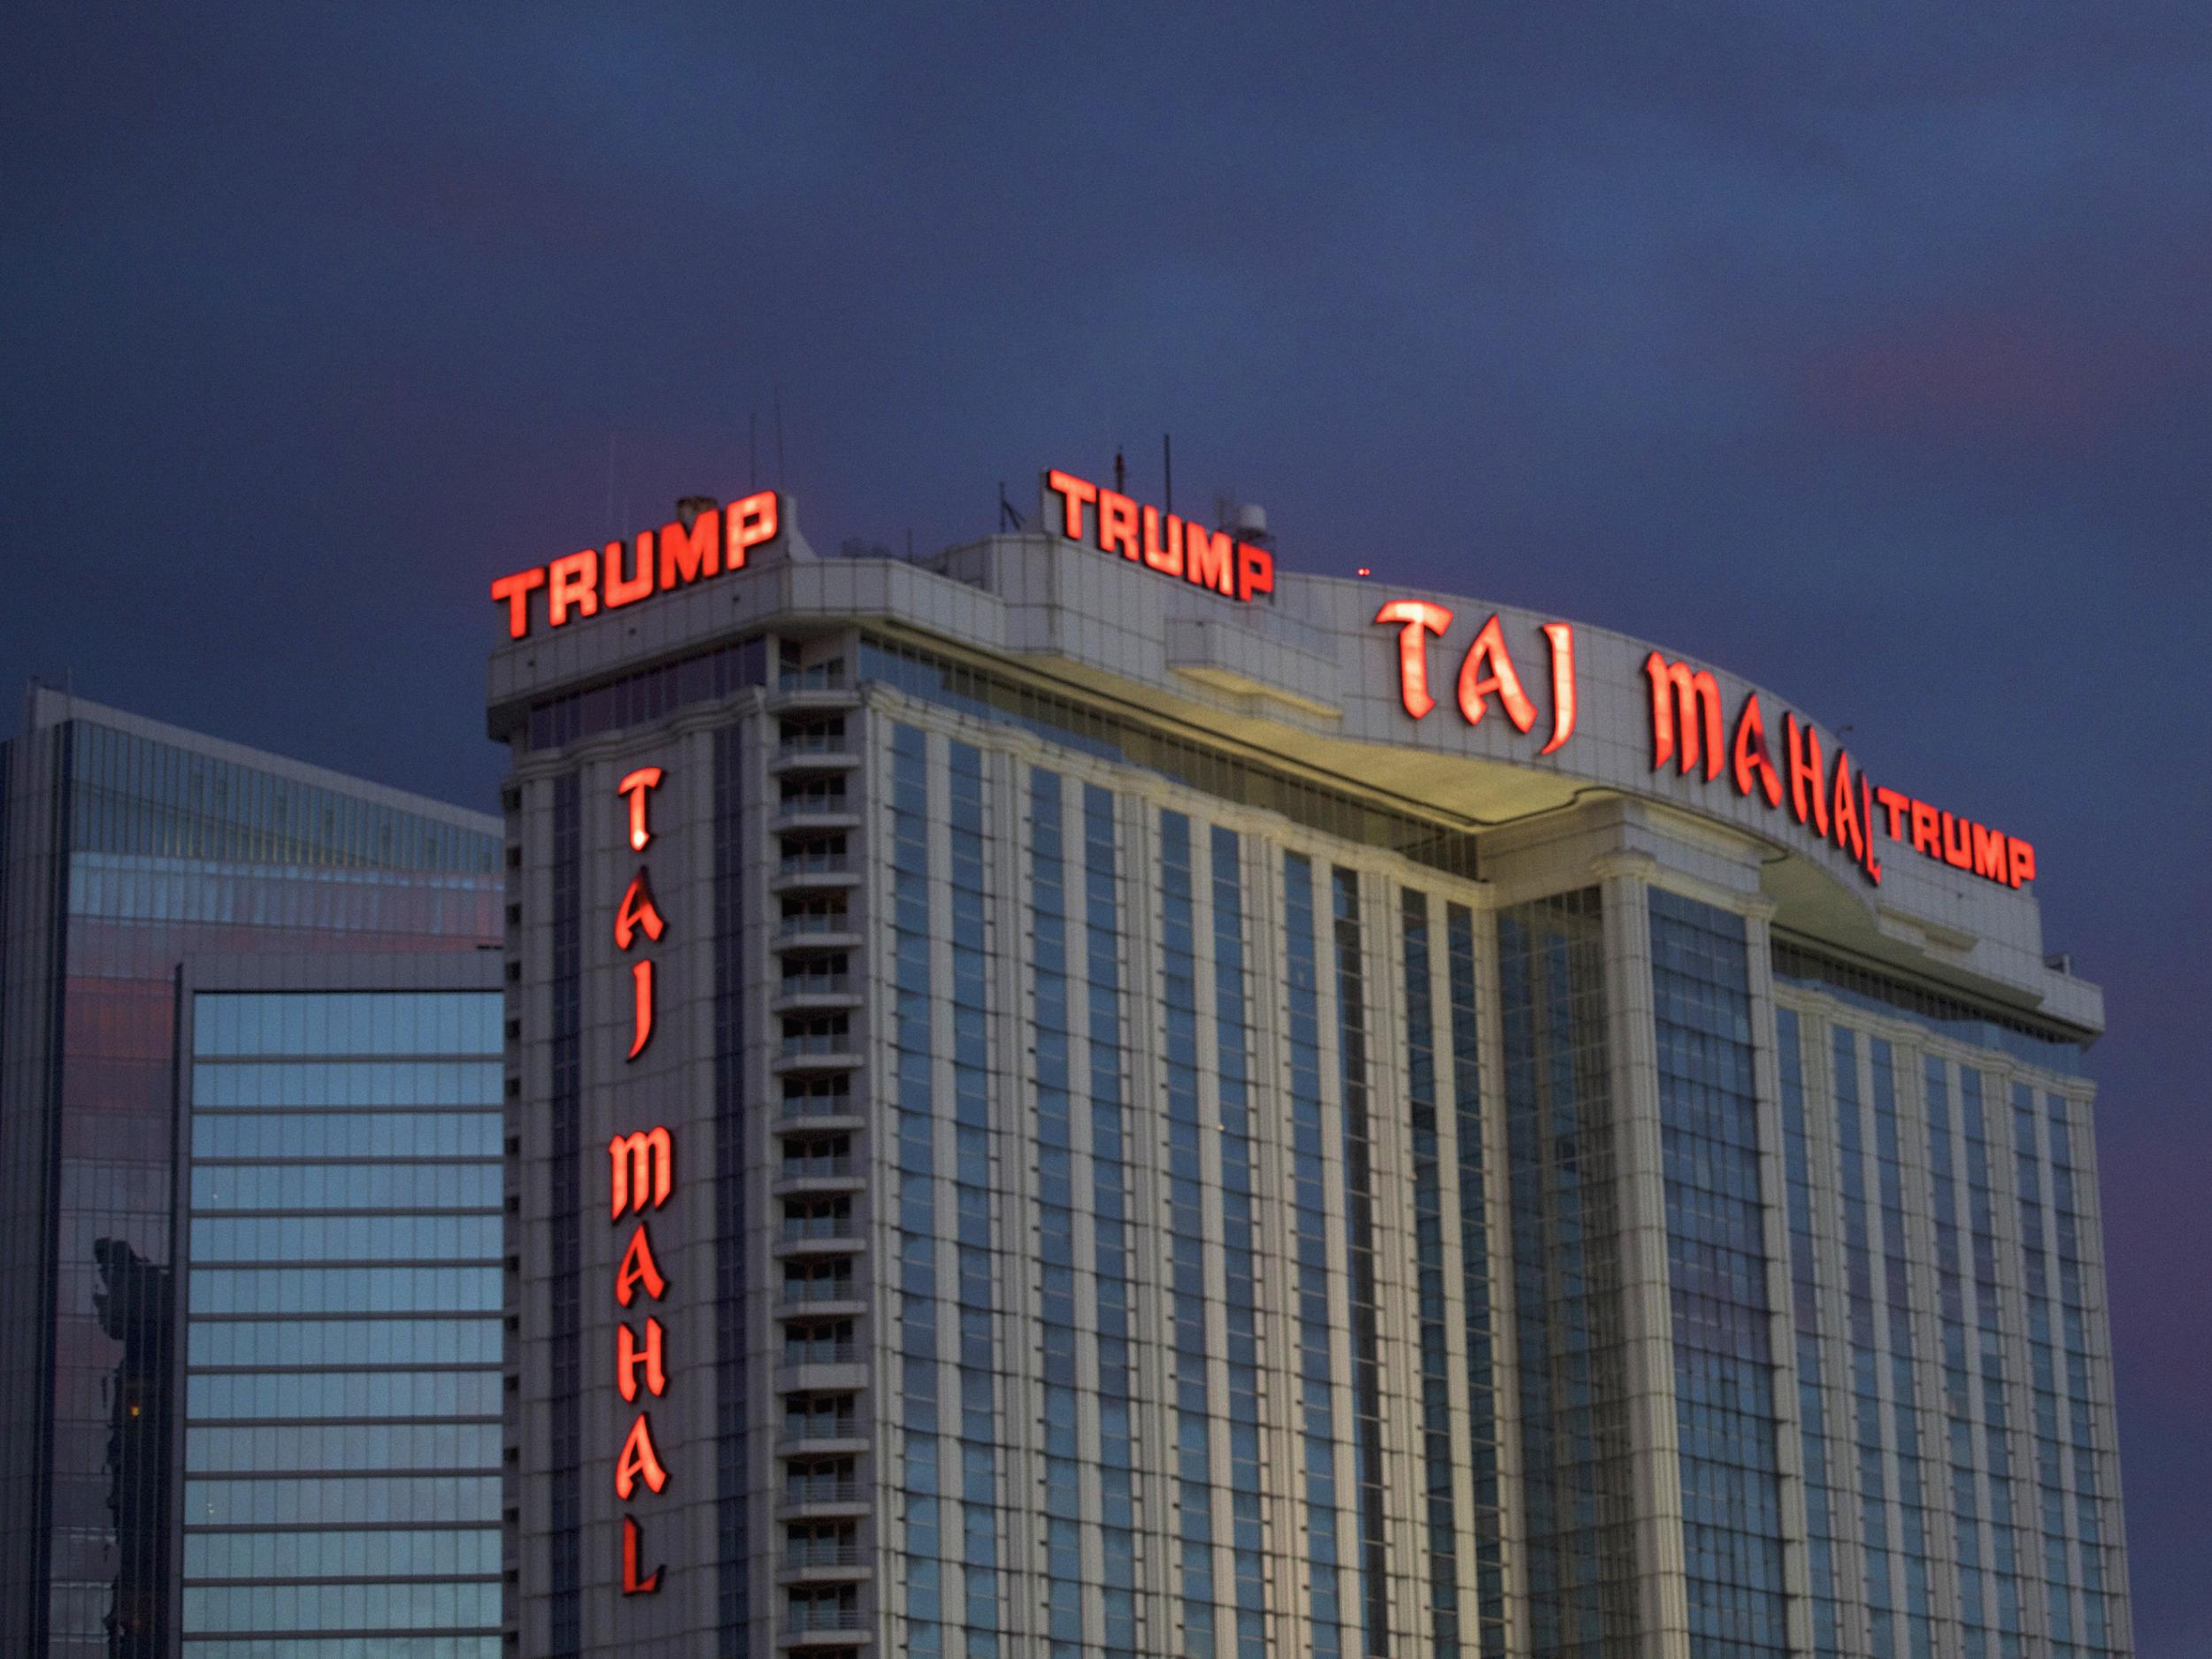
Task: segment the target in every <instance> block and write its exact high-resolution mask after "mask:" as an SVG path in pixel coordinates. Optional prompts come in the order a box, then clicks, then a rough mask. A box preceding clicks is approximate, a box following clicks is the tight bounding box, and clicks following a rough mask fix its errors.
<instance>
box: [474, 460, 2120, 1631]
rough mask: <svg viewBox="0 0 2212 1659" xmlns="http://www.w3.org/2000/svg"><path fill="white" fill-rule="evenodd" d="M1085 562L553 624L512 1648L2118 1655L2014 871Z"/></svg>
mask: <svg viewBox="0 0 2212 1659" xmlns="http://www.w3.org/2000/svg"><path fill="white" fill-rule="evenodd" d="M1041 505H1042V509H1043V511H1042V516H1041V520H1040V521H1039V522H1038V524H1037V526H1036V527H1035V528H1033V530H1032V531H1031V532H1029V533H1027V534H1014V535H1004V536H999V537H995V538H994V539H991V540H988V541H982V542H979V543H977V544H975V545H972V546H968V547H963V548H959V549H953V550H951V551H949V552H947V553H944V554H941V555H939V556H935V557H930V558H927V559H925V560H922V561H919V562H906V561H900V560H895V559H890V558H883V557H872V558H847V559H821V558H817V557H815V556H814V555H813V554H812V553H811V552H810V550H809V549H807V547H806V545H805V543H804V542H803V540H802V539H801V537H800V536H799V534H798V533H797V530H796V527H795V524H794V522H793V513H792V506H791V503H789V502H788V501H784V500H780V499H779V498H777V497H775V496H773V495H757V496H753V497H749V498H748V499H746V500H743V501H741V502H737V503H733V504H731V505H730V506H728V507H727V508H721V507H718V506H716V505H715V504H714V503H707V502H700V501H693V502H689V503H686V504H685V508H684V511H683V513H682V516H681V517H680V518H679V520H677V521H676V522H674V523H672V524H670V525H668V526H665V527H664V528H662V529H660V530H659V531H657V532H654V533H652V534H646V535H641V536H639V537H637V538H636V539H635V540H634V541H628V542H623V543H616V544H613V545H611V546H610V547H608V548H607V549H604V550H603V551H601V550H588V551H585V552H581V553H577V554H573V555H570V556H567V557H561V558H557V559H553V560H550V561H549V563H548V564H546V565H541V566H538V567H535V568H534V569H530V570H525V571H521V572H516V573H515V574H513V575H512V576H510V577H506V578H503V579H502V580H500V581H499V582H498V583H496V584H495V586H494V588H493V595H494V598H495V601H496V602H497V611H496V614H497V616H498V618H499V625H500V626H501V628H502V631H503V635H504V638H503V642H502V644H501V645H500V647H499V649H497V650H496V652H495V655H494V657H493V659H492V664H491V693H490V709H491V728H492V731H493V732H494V733H495V735H496V736H498V737H499V738H501V739H503V740H504V741H507V742H508V743H510V744H511V747H512V750H513V768H512V773H511V780H510V781H509V783H508V785H507V787H506V793H505V802H504V804H505V810H506V824H507V837H508V853H507V863H508V877H509V882H510V887H509V895H508V905H507V912H506V919H507V940H508V980H509V990H508V1025H507V1037H508V1044H507V1053H508V1066H509V1073H510V1075H509V1080H508V1084H507V1094H508V1112H509V1127H508V1136H509V1139H508V1161H509V1183H510V1187H509V1197H508V1203H509V1207H510V1212H511V1221H512V1222H513V1223H514V1224H515V1225H513V1226H512V1230H511V1240H512V1241H511V1251H512V1254H511V1256H510V1260H509V1268H510V1281H509V1287H508V1306H509V1310H510V1314H511V1338H510V1345H509V1347H510V1357H509V1365H510V1371H511V1376H510V1394H509V1400H510V1410H509V1416H508V1425H507V1429H508V1435H509V1448H508V1459H509V1469H510V1471H511V1482H510V1488H509V1491H510V1495H509V1507H508V1509H507V1527H508V1534H509V1537H508V1567H509V1571H510V1573H511V1579H512V1584H513V1597H512V1601H511V1606H510V1609H509V1615H510V1643H511V1650H512V1651H515V1652H517V1653H518V1654H521V1655H530V1656H531V1659H539V1656H540V1655H548V1656H556V1659H557V1656H560V1655H616V1654H621V1655H698V1654H717V1655H726V1656H730V1659H735V1656H739V1655H743V1656H746V1659H768V1656H769V1655H782V1654H811V1655H822V1656H824V1659H861V1656H862V1655H865V1656H866V1659H890V1656H891V1655H900V1656H902V1659H907V1656H911V1659H1031V1656H1032V1655H1037V1656H1039V1659H1074V1656H1075V1655H1082V1656H1084V1659H1092V1656H1094V1655H1095V1656H1097V1659H1134V1656H1137V1655H1143V1656H1145V1659H1165V1656H1167V1655H1176V1656H1179V1659H1262V1656H1263V1655H1266V1656H1269V1659H1272V1656H1274V1655H1300V1656H1301V1659H1303V1656H1304V1655H1317V1656H1318V1659H1363V1656H1365V1655H1376V1656H1386V1659H1478V1656H1483V1659H1487V1656H1489V1655H1540V1656H1544V1659H1549V1656H1551V1655H1578V1656H1582V1659H1600V1655H1603V1659H1627V1656H1630V1655H1637V1656H1641V1655H1651V1656H1653V1659H1705V1656H1712V1659H1764V1656H1766V1655H1773V1656H1775V1659H1780V1656H1781V1655H1883V1656H1885V1659H1924V1656H1926V1655H1962V1656H1964V1659H2024V1656H2025V1655H2038V1656H2040V1655H2060V1656H2067V1659H2104V1656H2105V1655H2122V1654H2125V1653H2128V1652H2129V1651H2131V1642H2130V1637H2129V1624H2128V1611H2127V1591H2126V1577H2125V1571H2124V1547H2123V1540H2122V1535H2121V1523H2120V1505H2119V1470H2118V1465H2117V1459H2116V1437H2115V1425H2114V1420H2113V1405H2112V1386H2111V1372H2110V1366H2109V1362H2108V1337H2107V1330H2106V1311H2105V1289H2104V1272H2103V1263H2102V1257H2101V1243H2100V1229H2099V1225H2098V1213H2097V1202H2098V1201H2097V1187H2096V1179H2095V1152H2094V1145H2093V1089H2092V1087H2091V1085H2090V1084H2089V1082H2088V1081H2087V1080H2086V1079H2085V1076H2084V1071H2083V1064H2082V1059H2083V1054H2084V1051H2085V1048H2086V1047H2087V1045H2088V1044H2089V1043H2090V1042H2091V1041H2092V1040H2093V1038H2094V1037H2095V1035H2096V1034H2097V1033H2098V1031H2099V1030H2100V1028H2101V1023H2102V1009H2101V997H2100V995H2099V993H2098V991H2097V989H2096V988H2095V987H2093V986H2091V985H2088V984H2085V983H2084V982H2083V981H2081V980H2079V979H2075V978H2074V977H2072V975H2071V974H2070V972H2068V969H2067V966H2066V964H2065V961H2064V958H2062V957H2054V956H2046V954H2045V948H2044V944H2043V941H2042V937H2041V932H2040V926H2039V915H2038V910H2037V902H2036V898H2035V882H2036V880H2037V879H2038V876H2037V871H2036V858H2035V849H2034V847H2033V845H2032V841H2031V840H2030V839H2027V838H2026V837H2024V835H2022V834H2020V833H2016V831H2018V830H2020V829H2022V828H2024V826H1991V825H1988V824H1986V823H1984V822H1981V821H1979V820H1978V818H1976V817H1975V816H1974V812H1973V803H1970V802H1964V801H1955V800H1952V799H1950V798H1948V797H1947V796H1946V795H1943V793H1942V789H1943V785H1942V780H1939V779H1919V778H1896V777H1890V776H1886V775H1883V774H1880V773H1878V772H1873V773H1870V772H1868V771H1867V770H1866V769H1865V767H1864V766H1863V764H1862V758H1863V759H1864V760H1865V761H1867V762H1870V763H1871V764H1874V765H1876V766H1878V765H1879V764H1880V749H1881V743H1880V736H1879V734H1878V733H1860V734H1857V737H1856V738H1855V741H1857V742H1858V743H1860V744H1862V745H1863V750H1864V754H1863V757H1862V754H1861V753H1859V752H1847V751H1846V747H1845V745H1844V743H1843V742H1842V741H1841V740H1840V738H1839V735H1838V734H1836V733H1832V732H1830V731H1828V730H1826V729H1824V728H1822V727H1820V726H1817V725H1816V724H1815V723H1814V722H1813V721H1812V720H1811V719H1810V718H1809V717H1808V716H1807V715H1806V714H1805V713H1804V711H1803V710H1800V709H1798V708H1796V707H1795V706H1794V705H1792V704H1788V703H1785V702H1783V701H1782V700H1780V699H1779V698H1778V697H1777V696H1776V695H1775V694H1773V693H1771V692H1770V691H1766V690H1763V689H1760V688H1756V687H1752V686H1749V685H1747V684H1746V683H1745V682H1743V681H1742V680H1739V679H1736V678H1735V677H1733V676H1732V675H1729V674H1727V673H1726V672H1721V671H1719V670H1717V669H1712V668H1709V667H1707V666H1706V665H1704V664H1701V663H1698V662H1696V661H1694V660H1692V659H1689V658H1687V657H1682V656H1680V655H1679V654H1678V653H1677V652H1675V651H1673V650H1671V649H1657V650H1655V649H1653V648H1652V647H1650V646H1649V645H1647V644H1646V643H1643V642H1640V641H1633V640H1631V639H1628V638H1625V637H1624V636H1622V635H1619V634H1613V633H1609V632H1606V631H1603V630H1601V629H1597V628H1594V627H1589V626H1572V625H1570V624H1568V623H1566V622H1563V621H1559V620H1555V619H1552V618H1542V617H1537V616H1532V615H1528V614H1526V613H1524V612H1521V611H1513V610H1508V609H1494V608H1493V607H1491V606H1489V605H1486V604H1483V603H1479V602H1476V601H1471V600H1468V599H1463V598H1460V597H1456V596H1451V595H1437V594H1411V593H1402V592H1398V591H1394V590H1391V589H1387V588H1382V587H1379V585H1377V584H1375V583H1372V582H1365V581H1350V580H1326V579H1321V578H1315V577H1302V576H1296V575H1293V574H1290V573H1287V572H1278V571H1277V570H1276V569H1275V566H1274V563H1273V560H1272V558H1271V556H1270V555H1269V553H1268V551H1267V549H1265V547H1264V545H1257V544H1255V543H1256V541H1257V538H1256V537H1254V536H1252V535H1250V534H1248V533H1247V534H1244V537H1243V539H1242V540H1240V539H1239V533H1238V532H1237V531H1235V530H1234V529H1230V530H1226V531H1219V530H1215V529H1212V528H1210V527H1208V526H1202V525H1200V524H1196V523H1189V524H1186V523H1184V522H1183V521H1181V520H1179V519H1178V518H1173V517H1171V516H1170V515H1167V514H1164V513H1162V512H1160V511H1156V510H1155V509H1153V508H1151V507H1149V506H1147V505H1145V504H1143V503H1137V502H1133V501H1131V500H1129V499H1126V498H1125V497H1123V496H1121V495H1118V494H1116V493H1115V492H1113V491H1110V490H1107V489H1104V488H1098V487H1094V486H1093V485H1092V484H1090V483H1088V482H1087V481H1085V480H1081V479H1079V478H1075V477H1071V476H1069V475H1066V474H1063V473H1052V474H1048V476H1047V479H1046V480H1045V488H1044V489H1043V491H1042V493H1041ZM2052 873H2053V874H2054V875H2055V876H2057V877H2058V878H2059V879H2063V875H2062V872H2052Z"/></svg>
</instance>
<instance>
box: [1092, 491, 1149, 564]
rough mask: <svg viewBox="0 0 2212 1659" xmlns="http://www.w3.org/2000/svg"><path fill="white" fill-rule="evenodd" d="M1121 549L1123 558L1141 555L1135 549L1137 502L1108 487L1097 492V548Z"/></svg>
mask: <svg viewBox="0 0 2212 1659" xmlns="http://www.w3.org/2000/svg"><path fill="white" fill-rule="evenodd" d="M1117 548H1118V549H1121V556H1122V557H1124V558H1131V559H1133V558H1136V557H1141V556H1140V554H1139V553H1138V550H1137V503H1135V502H1133V501H1132V500H1130V499H1129V497H1128V496H1126V495H1117V494H1116V493H1115V492H1114V491H1112V490H1110V489H1102V490H1100V491H1099V492H1098V550H1099V551H1100V552H1102V553H1111V552H1112V551H1113V550H1114V549H1117Z"/></svg>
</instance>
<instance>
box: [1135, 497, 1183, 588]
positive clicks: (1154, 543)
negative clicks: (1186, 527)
mask: <svg viewBox="0 0 2212 1659" xmlns="http://www.w3.org/2000/svg"><path fill="white" fill-rule="evenodd" d="M1143 519H1144V562H1145V564H1146V565H1147V566H1148V567H1149V568H1150V569H1153V570H1156V571H1157V572H1160V574H1161V575H1163V576H1180V575H1181V574H1182V573H1183V521H1182V520H1181V519H1180V518H1177V517H1176V516H1175V515H1174V514H1173V513H1170V514H1168V516H1167V544H1166V545H1165V546H1162V545H1161V543H1160V510H1159V509H1158V508H1157V507H1147V508H1146V509H1145V510H1144V515H1143Z"/></svg>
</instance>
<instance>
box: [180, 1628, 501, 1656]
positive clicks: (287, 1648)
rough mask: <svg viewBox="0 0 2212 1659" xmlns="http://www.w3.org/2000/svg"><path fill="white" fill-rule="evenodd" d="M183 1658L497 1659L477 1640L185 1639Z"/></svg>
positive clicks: (484, 1640)
mask: <svg viewBox="0 0 2212 1659" xmlns="http://www.w3.org/2000/svg"><path fill="white" fill-rule="evenodd" d="M183 1659H502V1653H501V1639H500V1638H499V1637H498V1636H496V1635H493V1634H485V1635H480V1636H188V1637H186V1638H185V1640H184V1655H183Z"/></svg>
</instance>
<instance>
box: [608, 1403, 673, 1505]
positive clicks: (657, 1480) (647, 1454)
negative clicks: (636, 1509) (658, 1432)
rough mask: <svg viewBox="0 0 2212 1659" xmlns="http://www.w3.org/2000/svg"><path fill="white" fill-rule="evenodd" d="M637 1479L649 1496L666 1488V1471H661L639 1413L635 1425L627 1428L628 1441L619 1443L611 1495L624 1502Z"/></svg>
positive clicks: (648, 1429)
mask: <svg viewBox="0 0 2212 1659" xmlns="http://www.w3.org/2000/svg"><path fill="white" fill-rule="evenodd" d="M640 1479H643V1480H644V1482H645V1485H646V1488H647V1489H648V1490H649V1491H651V1492H658V1491H659V1490H660V1489H661V1488H662V1487H663V1486H666V1485H667V1484H668V1471H666V1470H665V1469H663V1468H662V1467H661V1459H660V1454H659V1452H657V1450H655V1449H654V1446H653V1431H652V1429H651V1428H650V1427H649V1425H648V1424H647V1422H646V1414H645V1413H644V1412H642V1411H641V1412H639V1413H638V1415H637V1421H636V1422H634V1423H633V1424H632V1425H630V1434H629V1438H628V1439H627V1440H624V1441H623V1442H622V1455H620V1456H618V1457H617V1458H616V1459H615V1463H614V1495H615V1496H616V1497H618V1498H621V1499H624V1500H625V1501H626V1500H627V1499H628V1498H629V1495H630V1494H631V1493H632V1492H634V1491H635V1490H636V1489H637V1483H638V1481H639V1480H640Z"/></svg>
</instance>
